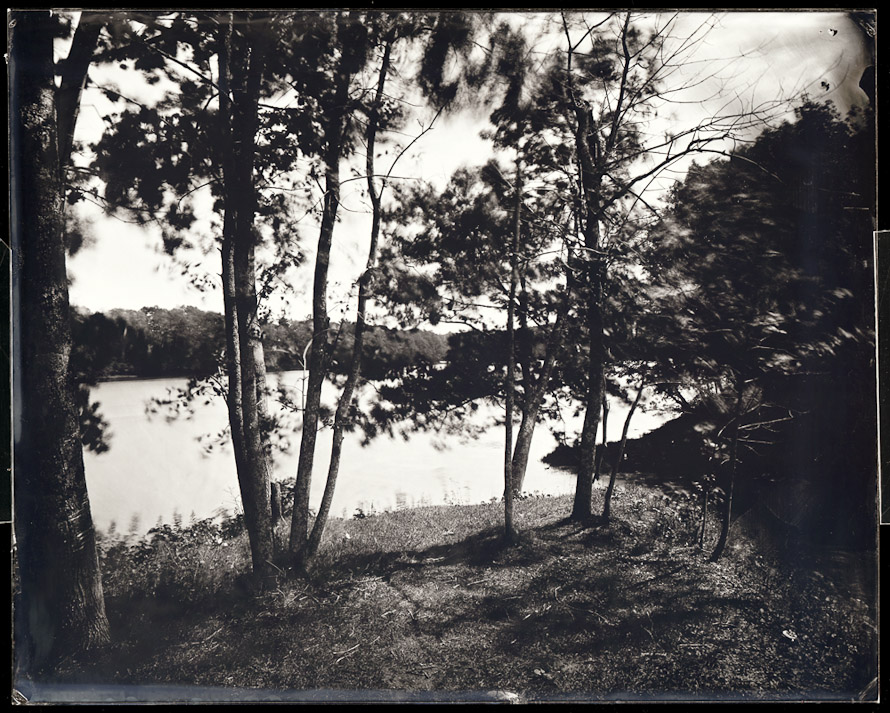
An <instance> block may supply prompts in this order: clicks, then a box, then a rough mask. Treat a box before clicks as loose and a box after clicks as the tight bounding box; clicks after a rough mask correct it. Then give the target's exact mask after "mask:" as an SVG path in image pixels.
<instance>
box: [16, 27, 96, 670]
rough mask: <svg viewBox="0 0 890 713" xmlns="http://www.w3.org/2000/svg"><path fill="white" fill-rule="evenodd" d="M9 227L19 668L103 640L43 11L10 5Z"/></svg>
mask: <svg viewBox="0 0 890 713" xmlns="http://www.w3.org/2000/svg"><path fill="white" fill-rule="evenodd" d="M12 19H13V20H14V21H15V26H14V29H13V32H12V55H11V63H10V64H11V66H10V77H11V82H12V86H11V97H10V98H11V113H12V127H11V135H10V139H11V149H12V150H11V155H12V157H13V162H14V163H13V166H12V207H13V215H12V235H13V248H14V251H13V254H14V255H15V257H16V259H15V263H14V270H15V278H16V279H15V280H14V285H15V291H16V294H15V295H14V297H15V298H17V302H18V313H19V314H20V315H21V316H20V319H17V320H16V326H18V327H19V329H18V334H19V345H20V349H21V353H20V355H19V358H17V359H16V360H15V364H16V371H17V372H18V373H17V375H16V378H15V388H16V391H17V403H19V404H21V412H20V413H18V414H16V419H15V421H16V423H15V426H16V427H15V441H16V448H15V483H14V489H15V533H16V548H17V558H18V565H19V574H20V582H21V596H20V599H19V601H18V606H17V608H16V627H17V631H18V636H17V642H16V643H17V645H16V656H17V664H18V667H19V671H21V672H24V671H27V670H35V669H37V668H40V667H43V666H49V665H52V663H53V662H55V661H57V660H58V659H60V658H61V657H64V656H66V655H69V654H71V653H73V652H76V651H79V650H84V649H92V648H95V647H98V646H101V645H103V644H106V643H107V642H108V641H109V630H108V619H107V617H106V615H105V604H104V600H103V594H102V582H101V577H100V572H99V561H98V555H97V550H96V539H95V531H94V528H93V521H92V516H91V513H90V504H89V499H88V497H87V488H86V478H85V475H84V467H83V449H82V446H81V442H80V434H79V430H78V419H77V411H76V408H75V405H74V393H73V387H72V383H71V380H70V375H69V356H70V352H71V331H70V325H69V318H70V313H69V303H68V278H67V273H66V266H65V243H64V213H63V211H64V207H63V205H64V203H63V196H62V185H61V178H60V176H61V174H60V162H59V151H58V133H57V131H58V129H57V123H56V122H57V112H56V104H55V85H54V82H53V72H54V69H53V40H52V36H53V23H52V21H51V19H50V14H49V13H48V12H47V11H32V12H29V11H25V12H15V13H13V16H12Z"/></svg>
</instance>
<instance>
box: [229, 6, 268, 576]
mask: <svg viewBox="0 0 890 713" xmlns="http://www.w3.org/2000/svg"><path fill="white" fill-rule="evenodd" d="M226 19H227V22H226V23H225V25H224V26H223V28H222V36H221V42H220V51H219V62H220V89H221V91H220V115H221V118H222V121H223V130H224V135H225V136H227V137H228V139H229V142H228V145H227V147H226V148H227V151H226V154H225V159H224V161H223V177H224V190H225V219H224V224H223V231H224V235H223V282H224V305H225V306H226V307H227V309H228V310H231V311H232V314H227V315H226V316H227V319H226V330H227V334H226V336H227V344H228V346H230V350H229V352H230V353H229V354H228V358H227V365H228V368H229V391H230V406H229V415H230V426H231V428H232V444H233V448H234V449H235V451H236V455H235V463H236V468H238V483H239V487H240V491H241V501H242V504H243V507H244V524H245V527H246V528H247V533H248V539H249V540H250V551H251V560H252V563H253V571H254V574H255V575H256V576H257V577H258V578H259V583H260V584H264V583H265V582H266V580H268V579H270V578H271V577H272V576H273V565H272V561H273V559H274V557H275V541H274V534H273V522H272V509H271V489H270V482H269V481H270V479H269V465H268V461H267V457H266V449H265V448H264V446H263V439H262V435H261V431H260V419H259V411H258V407H257V369H256V362H255V354H256V349H255V345H254V342H255V341H256V340H257V339H258V336H257V331H258V329H259V328H258V325H257V324H256V310H257V298H256V265H255V258H254V250H255V241H256V237H255V233H254V227H253V221H254V214H255V201H256V198H255V188H254V184H253V166H254V157H255V142H256V131H257V124H258V102H259V90H260V83H261V80H262V73H263V65H264V57H263V54H262V52H261V51H260V50H259V49H258V48H257V47H253V46H252V44H253V43H252V42H251V40H250V32H251V29H250V19H249V18H245V22H244V23H241V27H242V28H243V29H242V33H241V34H239V35H236V34H235V32H234V27H233V24H234V17H233V13H229V15H228V17H227V18H226ZM229 92H231V101H230V98H229ZM236 345H237V346H236ZM236 372H237V375H236ZM233 387H234V388H233ZM236 433H237V436H236Z"/></svg>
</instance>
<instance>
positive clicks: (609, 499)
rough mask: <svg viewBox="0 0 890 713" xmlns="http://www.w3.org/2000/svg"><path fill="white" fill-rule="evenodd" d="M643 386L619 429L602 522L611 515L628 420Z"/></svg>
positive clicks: (628, 426)
mask: <svg viewBox="0 0 890 713" xmlns="http://www.w3.org/2000/svg"><path fill="white" fill-rule="evenodd" d="M645 385H646V382H645V381H643V380H641V381H640V388H639V390H638V391H637V396H636V398H635V399H634V402H633V404H631V407H630V411H628V412H627V417H626V418H625V419H624V427H623V428H622V429H621V443H620V444H619V445H618V455H617V456H616V457H615V462H614V463H613V464H612V474H611V475H610V476H609V487H608V488H606V495H605V497H604V498H603V519H604V520H608V519H609V517H610V515H611V514H612V493H614V492H615V480H616V479H617V477H618V469H619V468H620V467H621V459H622V458H624V449H625V447H626V446H627V432H628V431H629V430H630V420H631V419H632V418H633V415H634V411H636V410H637V406H639V404H640V398H641V397H642V396H643V388H644V387H645ZM604 428H605V426H604ZM605 440H606V439H605V436H604V437H603V441H604V442H605Z"/></svg>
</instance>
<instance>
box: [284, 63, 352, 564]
mask: <svg viewBox="0 0 890 713" xmlns="http://www.w3.org/2000/svg"><path fill="white" fill-rule="evenodd" d="M349 80H350V75H349V73H348V72H346V71H345V69H344V68H343V67H341V68H340V71H339V72H338V76H337V79H336V82H337V86H336V90H335V96H334V104H333V106H332V107H330V108H329V110H328V112H327V126H326V130H325V137H326V141H325V152H324V161H325V196H324V207H323V209H322V217H321V228H320V230H319V235H318V250H317V252H316V256H315V278H314V283H313V288H312V345H311V348H310V352H309V383H308V385H307V388H306V395H305V396H306V406H305V408H304V410H303V433H302V437H301V440H300V458H299V461H298V464H297V480H296V484H295V486H294V511H293V516H292V518H291V532H290V551H291V554H292V556H293V557H294V560H295V564H297V565H298V566H302V565H303V564H304V561H303V554H304V553H303V550H304V549H305V548H306V545H307V543H308V536H309V487H310V485H311V482H312V466H313V462H314V460H315V442H316V440H317V436H318V412H319V406H320V403H321V387H322V384H323V383H324V377H325V370H326V351H327V349H326V347H327V331H328V328H329V326H330V319H329V318H328V307H327V286H328V266H329V264H330V259H331V243H332V241H333V236H334V225H335V223H336V220H337V210H338V208H339V206H340V154H341V151H342V143H343V131H344V128H345V127H344V122H345V118H346V101H347V98H348V91H349Z"/></svg>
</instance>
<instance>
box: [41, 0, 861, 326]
mask: <svg viewBox="0 0 890 713" xmlns="http://www.w3.org/2000/svg"><path fill="white" fill-rule="evenodd" d="M518 18H519V19H520V20H523V19H527V17H526V16H523V15H522V14H519V15H518ZM702 19H703V16H702V15H700V14H699V13H688V14H687V15H686V16H684V17H683V18H682V20H683V22H688V23H689V25H690V26H694V25H695V24H697V23H700V21H701V20H702ZM66 51H67V48H64V47H60V48H59V52H60V54H64V53H65V52H66ZM701 51H702V53H703V54H704V55H705V56H706V57H708V58H709V59H710V58H714V59H717V58H719V57H733V56H737V55H739V54H742V53H744V54H745V60H744V61H743V62H742V63H739V64H738V65H736V66H735V68H734V69H733V76H732V78H731V80H732V82H731V83H732V85H733V86H734V87H737V88H738V91H739V92H741V93H744V94H745V95H746V97H745V98H748V97H750V98H751V99H752V100H753V101H755V102H756V101H763V100H769V99H775V98H778V97H780V96H787V95H790V94H792V93H796V92H800V91H807V92H808V93H809V94H810V96H811V97H813V98H816V99H818V98H830V99H832V100H833V101H834V102H835V104H837V105H838V107H839V108H841V109H842V110H844V111H846V110H847V109H848V108H849V107H850V106H851V105H853V104H862V103H863V102H864V100H865V95H864V93H863V92H862V91H861V90H860V89H859V88H858V84H857V83H858V80H859V77H860V75H861V72H862V69H863V68H864V66H865V65H866V64H867V61H866V56H867V55H866V50H865V45H864V43H863V40H862V36H861V33H860V31H859V29H858V28H857V27H856V26H855V25H854V24H853V23H852V22H851V21H850V20H849V19H847V17H846V16H845V15H844V14H843V13H824V12H812V13H809V12H791V11H789V12H770V13H751V12H739V13H725V14H723V15H722V16H721V19H720V23H719V25H718V26H717V27H716V28H715V29H714V30H713V31H712V33H711V34H710V35H709V36H708V41H707V43H706V45H705V46H703V47H702V50H701ZM90 76H91V79H92V80H93V81H96V82H100V83H101V82H104V81H106V79H111V81H114V80H115V77H114V76H113V72H112V73H110V74H106V73H105V71H103V70H102V69H101V68H93V69H92V70H91V74H90ZM117 79H118V81H119V80H120V77H119V75H118V77H117ZM823 82H825V83H826V84H827V85H828V89H825V86H824V85H823V84H822V83H823ZM137 84H138V82H132V80H130V81H129V82H128V83H127V87H126V88H127V91H128V93H130V95H134V94H135V95H137V97H136V98H141V99H142V100H148V101H150V100H151V99H150V97H151V92H152V91H154V92H156V91H157V90H151V89H149V88H142V89H141V88H140V87H138V86H136V85H137ZM140 91H146V92H147V94H145V95H143V96H141V97H140V96H138V94H139V92H140ZM108 106H109V104H108V102H107V100H105V99H104V97H102V96H101V95H100V94H99V93H98V92H97V91H96V90H95V89H93V90H89V89H88V90H87V91H86V92H85V93H84V97H83V105H82V109H81V113H80V118H79V121H78V125H77V133H76V138H77V139H78V140H81V141H89V142H93V141H95V140H97V139H98V137H99V132H101V130H102V122H101V113H102V112H103V111H105V110H107V108H108ZM697 109H700V107H697V106H695V105H691V106H689V105H687V106H686V107H685V109H684V112H686V113H692V112H694V111H695V110H697ZM676 118H677V119H679V120H681V121H683V120H684V119H685V117H680V116H678V117H676ZM684 123H685V121H684ZM483 128H485V121H484V119H481V118H480V117H478V116H474V115H473V114H472V113H471V112H467V113H464V114H460V115H456V116H451V117H441V118H440V119H439V121H438V122H437V124H436V126H435V128H434V129H433V130H432V131H430V132H429V133H427V134H426V135H424V136H423V138H422V139H421V140H419V141H418V142H417V143H416V144H415V145H414V147H412V151H411V155H410V156H406V157H405V159H403V161H402V163H400V164H399V168H398V171H397V173H398V174H399V175H411V176H417V177H420V178H423V179H425V180H428V181H432V182H434V183H436V184H438V185H440V186H441V185H444V183H445V182H446V181H447V180H448V178H449V177H450V175H451V174H452V173H453V172H454V171H455V170H456V169H457V168H460V167H461V166H463V165H475V164H481V163H484V162H485V160H487V158H488V157H489V156H490V155H491V149H490V145H489V144H488V143H487V142H486V141H485V140H483V139H482V138H480V136H479V132H480V131H481V130H482V129H483ZM409 130H410V129H409ZM359 183H361V182H354V183H353V186H355V187H356V188H357V186H358V184H359ZM79 210H80V211H81V214H82V215H83V216H84V217H85V218H87V219H88V220H89V221H90V222H91V228H90V235H91V242H90V244H88V245H87V246H86V247H84V248H83V249H81V251H80V252H78V253H77V254H76V255H75V256H74V257H73V258H71V259H70V260H69V263H68V269H69V275H70V277H71V278H72V285H71V291H70V299H71V302H72V304H74V305H77V306H80V307H84V308H87V309H89V310H92V311H105V310H109V309H113V308H115V307H122V308H126V309H139V308H141V307H143V306H151V305H157V306H160V307H176V306H179V305H195V306H197V307H200V308H202V309H207V310H212V311H216V312H221V311H222V297H221V292H220V291H219V289H218V287H217V288H216V289H212V290H209V291H207V292H204V293H202V292H199V291H198V290H196V289H194V288H193V287H191V286H190V282H189V280H188V279H187V278H185V277H184V276H183V275H182V274H181V273H182V266H181V265H176V264H174V263H173V261H172V260H171V259H170V258H169V257H168V256H166V255H164V254H163V252H162V251H161V250H160V244H161V240H160V235H159V233H158V232H157V230H156V229H150V228H141V227H139V226H136V225H133V224H129V223H124V222H121V221H119V220H116V219H114V218H110V217H106V216H104V215H103V214H102V211H101V210H100V209H99V208H97V207H95V206H90V205H82V206H80V208H79ZM369 212H370V209H369V208H368V206H367V205H366V202H364V201H362V200H361V198H360V196H359V195H358V192H357V190H353V191H347V190H345V187H344V196H343V209H342V210H341V218H342V222H340V223H339V224H338V226H337V228H336V230H335V233H334V246H333V250H332V256H331V274H330V297H329V300H330V307H331V313H332V317H334V318H337V317H338V316H339V315H338V314H337V313H336V310H337V307H338V306H340V305H342V304H348V303H350V302H352V301H353V300H347V299H346V295H347V294H348V291H349V287H350V285H351V284H352V283H353V281H354V280H355V279H356V277H357V275H358V274H359V271H360V270H361V268H362V266H363V265H364V263H365V260H366V250H367V241H368V234H369V230H370V217H369ZM303 223H305V225H303V224H301V230H300V234H301V236H302V245H301V247H302V250H303V251H304V252H305V253H306V255H307V260H306V263H305V265H304V267H303V268H301V269H300V270H298V271H297V274H294V275H292V276H291V278H292V281H293V283H294V287H295V288H296V290H297V294H296V298H295V299H294V301H293V302H292V304H291V306H290V308H288V310H287V316H288V317H289V318H291V319H306V318H308V317H309V315H310V313H311V272H312V256H313V254H314V244H315V242H316V241H317V237H318V235H317V228H316V227H315V225H314V224H313V223H311V222H310V219H306V220H305V221H303ZM182 259H184V260H187V261H188V262H190V263H193V264H197V269H198V270H201V271H203V272H204V273H206V274H209V275H211V276H213V275H218V273H219V264H218V263H219V255H218V253H216V252H211V253H210V254H209V255H207V256H204V255H201V254H198V253H195V254H190V255H183V256H182ZM216 284H217V285H218V280H217V281H216ZM273 309H274V310H275V311H276V312H278V311H280V309H281V305H280V303H279V304H276V305H273ZM352 309H353V310H354V307H353V308H352Z"/></svg>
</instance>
